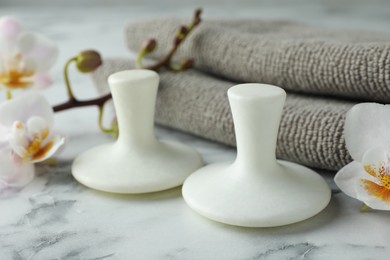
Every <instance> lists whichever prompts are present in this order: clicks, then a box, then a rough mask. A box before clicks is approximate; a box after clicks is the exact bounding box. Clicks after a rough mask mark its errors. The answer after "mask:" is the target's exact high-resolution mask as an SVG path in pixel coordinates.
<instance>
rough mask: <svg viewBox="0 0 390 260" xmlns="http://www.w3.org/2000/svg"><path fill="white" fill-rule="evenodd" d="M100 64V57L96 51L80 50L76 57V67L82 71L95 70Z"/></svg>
mask: <svg viewBox="0 0 390 260" xmlns="http://www.w3.org/2000/svg"><path fill="white" fill-rule="evenodd" d="M100 65H102V58H101V57H100V54H99V53H98V52H97V51H94V50H87V51H82V52H80V53H79V55H77V57H76V66H77V69H78V70H79V71H80V72H82V73H88V72H92V71H95V70H96V69H97V68H98V67H99V66H100Z"/></svg>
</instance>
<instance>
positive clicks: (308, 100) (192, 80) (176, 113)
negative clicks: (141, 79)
mask: <svg viewBox="0 0 390 260" xmlns="http://www.w3.org/2000/svg"><path fill="white" fill-rule="evenodd" d="M132 68H134V62H131V61H129V60H125V59H107V60H105V61H104V63H103V65H102V66H101V67H100V68H99V69H98V70H97V71H96V72H94V73H93V79H94V82H95V84H96V86H97V89H98V91H99V92H100V94H105V93H108V92H109V88H108V84H107V78H108V76H109V75H110V74H111V73H114V72H117V71H121V70H126V69H132ZM235 84H236V83H234V82H230V81H225V80H221V79H217V78H215V77H212V76H209V75H206V74H203V73H201V72H199V71H196V70H189V71H186V72H182V73H172V72H162V73H160V86H159V92H158V96H157V104H156V115H155V121H156V123H158V124H161V125H163V126H168V127H171V128H175V129H179V130H182V131H185V132H189V133H192V134H195V135H198V136H201V137H204V138H207V139H209V140H213V141H218V142H221V143H225V144H228V145H235V137H234V126H233V120H232V115H231V112H230V107H229V102H228V99H227V90H228V89H229V88H230V87H232V86H233V85H235ZM353 104H354V103H352V102H347V101H341V100H336V99H328V98H321V97H315V96H308V95H300V94H288V96H287V100H286V104H285V107H284V110H283V115H282V119H281V124H280V131H279V136H278V144H277V151H276V154H277V156H278V158H281V159H286V160H290V161H294V162H297V163H301V164H305V165H307V166H311V167H314V168H321V169H327V170H338V169H340V168H341V167H342V166H344V165H345V164H347V163H348V162H350V161H351V158H350V156H349V154H348V151H347V150H346V147H345V142H344V137H343V127H344V120H345V114H346V112H347V111H348V110H349V109H350V108H351V107H352V105H353ZM254 141H255V140H254ZM259 145H261V144H259Z"/></svg>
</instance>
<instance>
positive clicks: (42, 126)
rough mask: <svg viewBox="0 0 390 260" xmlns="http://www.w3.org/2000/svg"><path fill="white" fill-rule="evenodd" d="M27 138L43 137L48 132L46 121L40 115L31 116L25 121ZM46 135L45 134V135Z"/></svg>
mask: <svg viewBox="0 0 390 260" xmlns="http://www.w3.org/2000/svg"><path fill="white" fill-rule="evenodd" d="M26 125H27V131H28V134H27V135H28V138H30V140H34V139H35V138H36V137H39V138H41V139H45V138H46V137H47V135H48V133H49V126H48V124H47V121H46V120H45V119H44V118H42V117H40V116H33V117H31V118H29V119H28V121H27V124H26ZM45 135H46V136H45Z"/></svg>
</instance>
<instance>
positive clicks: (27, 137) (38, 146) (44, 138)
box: [11, 116, 53, 160]
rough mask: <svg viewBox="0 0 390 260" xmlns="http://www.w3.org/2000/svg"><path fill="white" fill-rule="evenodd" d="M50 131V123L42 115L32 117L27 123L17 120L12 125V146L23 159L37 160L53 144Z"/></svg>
mask: <svg viewBox="0 0 390 260" xmlns="http://www.w3.org/2000/svg"><path fill="white" fill-rule="evenodd" d="M49 133H50V129H49V126H48V123H47V121H46V120H45V119H43V118H42V117H37V116H34V117H31V118H30V119H29V120H28V121H27V123H26V124H24V123H23V122H21V121H16V122H14V124H13V127H12V133H11V146H12V148H13V150H14V152H15V153H16V154H17V155H18V156H19V157H21V158H22V159H24V160H37V159H39V158H42V157H44V156H45V155H46V153H47V152H48V151H49V150H50V148H51V147H52V146H53V141H52V140H49Z"/></svg>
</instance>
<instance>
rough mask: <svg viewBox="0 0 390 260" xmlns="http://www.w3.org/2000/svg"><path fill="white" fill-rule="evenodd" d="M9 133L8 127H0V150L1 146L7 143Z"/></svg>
mask: <svg viewBox="0 0 390 260" xmlns="http://www.w3.org/2000/svg"><path fill="white" fill-rule="evenodd" d="M10 132H11V131H10V129H9V128H8V127H5V126H3V125H0V148H1V147H2V145H3V144H7V143H8V138H9V135H10Z"/></svg>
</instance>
